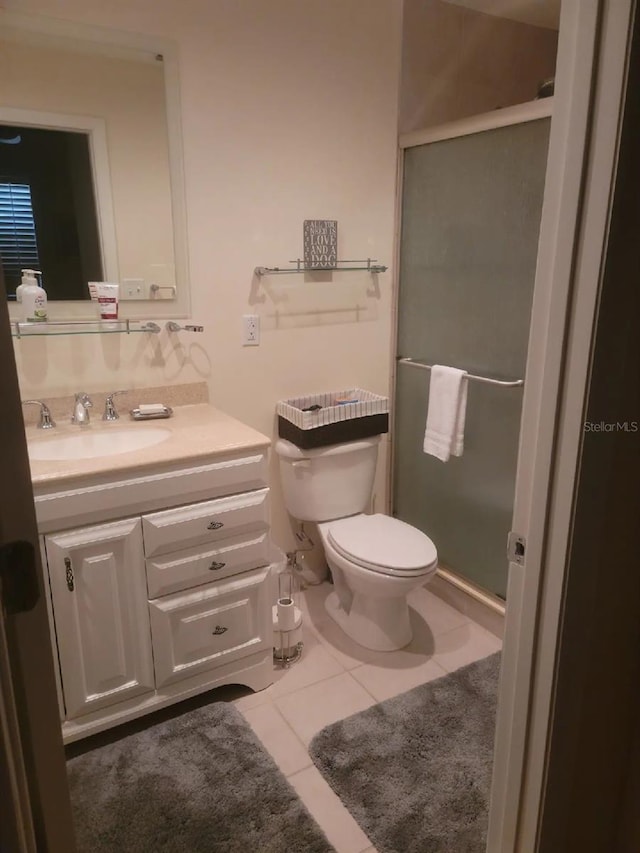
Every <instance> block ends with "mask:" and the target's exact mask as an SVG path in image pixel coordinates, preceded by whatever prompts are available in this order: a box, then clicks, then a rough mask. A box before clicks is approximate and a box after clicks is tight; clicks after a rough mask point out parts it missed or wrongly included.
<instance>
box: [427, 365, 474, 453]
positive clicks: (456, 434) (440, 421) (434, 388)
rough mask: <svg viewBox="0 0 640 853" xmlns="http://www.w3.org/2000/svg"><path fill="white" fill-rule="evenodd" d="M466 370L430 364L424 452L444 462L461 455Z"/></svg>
mask: <svg viewBox="0 0 640 853" xmlns="http://www.w3.org/2000/svg"><path fill="white" fill-rule="evenodd" d="M466 375H467V372H466V370H458V369H457V368H456V367H443V366H442V365H441V364H434V365H433V367H432V368H431V384H430V385H429V407H428V410H427V424H426V429H425V433H424V446H423V449H424V452H425V453H430V454H431V455H432V456H436V457H437V458H438V459H441V460H442V461H443V462H447V461H448V459H449V456H451V455H453V456H462V451H463V450H464V420H465V415H466V413H467V380H466V378H465V377H466Z"/></svg>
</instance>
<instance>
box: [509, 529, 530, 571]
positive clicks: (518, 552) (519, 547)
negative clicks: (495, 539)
mask: <svg viewBox="0 0 640 853" xmlns="http://www.w3.org/2000/svg"><path fill="white" fill-rule="evenodd" d="M526 548H527V540H526V539H525V538H524V536H522V535H521V534H520V533H516V532H515V531H513V530H511V531H510V532H509V536H508V538H507V559H508V560H509V562H510V563H516V564H517V565H518V566H524V555H525V551H526Z"/></svg>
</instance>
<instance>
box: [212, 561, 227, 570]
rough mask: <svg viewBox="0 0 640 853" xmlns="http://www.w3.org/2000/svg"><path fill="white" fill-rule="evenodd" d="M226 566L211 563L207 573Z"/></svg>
mask: <svg viewBox="0 0 640 853" xmlns="http://www.w3.org/2000/svg"><path fill="white" fill-rule="evenodd" d="M226 565H227V564H226V563H216V561H215V560H214V561H213V563H211V565H210V566H209V571H210V572H217V571H218V570H219V569H224V567H225V566H226Z"/></svg>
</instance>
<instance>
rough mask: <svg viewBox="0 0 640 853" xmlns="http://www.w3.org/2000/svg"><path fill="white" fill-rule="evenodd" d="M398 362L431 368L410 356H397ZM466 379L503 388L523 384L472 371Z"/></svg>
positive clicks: (521, 381) (426, 368) (517, 386)
mask: <svg viewBox="0 0 640 853" xmlns="http://www.w3.org/2000/svg"><path fill="white" fill-rule="evenodd" d="M398 364H409V365H411V367H419V368H420V369H421V370H431V368H432V367H433V365H432V364H422V362H420V361H414V360H413V359H412V358H403V357H401V356H398ZM467 379H473V380H475V381H476V382H486V383H487V385H501V386H502V387H503V388H519V387H520V386H522V385H524V379H491V378H490V377H489V376H475V375H474V374H473V373H467Z"/></svg>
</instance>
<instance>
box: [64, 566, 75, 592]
mask: <svg viewBox="0 0 640 853" xmlns="http://www.w3.org/2000/svg"><path fill="white" fill-rule="evenodd" d="M64 568H65V574H66V577H67V589H68V590H69V592H73V590H74V589H75V583H74V577H73V567H72V565H71V560H70V558H69V557H65V558H64Z"/></svg>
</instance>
